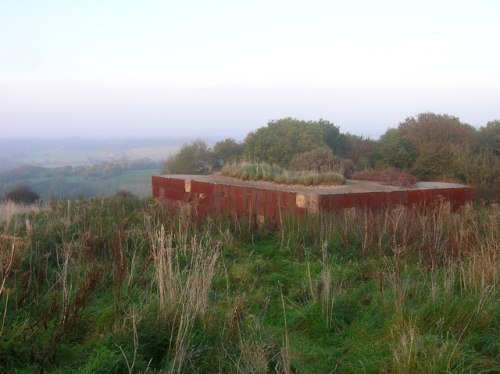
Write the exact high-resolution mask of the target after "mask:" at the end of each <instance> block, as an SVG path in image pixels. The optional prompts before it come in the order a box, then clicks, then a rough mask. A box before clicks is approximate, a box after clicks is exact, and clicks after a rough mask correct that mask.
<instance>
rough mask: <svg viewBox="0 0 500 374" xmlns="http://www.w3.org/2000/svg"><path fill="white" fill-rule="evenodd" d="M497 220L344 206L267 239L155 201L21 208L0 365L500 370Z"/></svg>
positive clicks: (4, 269) (12, 237)
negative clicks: (193, 217) (170, 210)
mask: <svg viewBox="0 0 500 374" xmlns="http://www.w3.org/2000/svg"><path fill="white" fill-rule="evenodd" d="M387 217H389V218H387ZM384 218H387V220H388V221H384ZM499 218H500V215H499V213H498V211H497V210H495V209H494V208H479V207H478V208H467V209H464V210H462V211H460V212H458V213H452V212H450V211H449V210H447V209H446V208H443V209H441V210H437V211H434V212H428V213H427V214H423V213H422V212H418V211H412V210H408V209H405V210H401V211H397V212H390V211H387V212H379V213H369V214H365V213H364V212H352V211H349V212H347V211H346V212H345V213H343V214H339V215H324V216H319V217H318V216H309V217H306V218H305V219H303V220H298V219H296V218H293V217H288V218H287V219H286V220H285V221H284V223H283V226H282V228H281V229H277V230H272V231H270V230H268V229H266V228H265V227H261V228H259V229H253V228H252V227H250V228H249V227H248V225H247V224H244V223H243V222H240V223H239V224H238V223H237V222H226V221H222V220H219V219H211V220H204V221H193V220H191V219H189V218H188V217H187V216H185V215H183V214H182V213H179V214H170V213H168V211H166V210H165V209H164V208H163V207H162V205H161V204H160V203H159V202H157V201H153V200H150V199H142V200H141V199H134V198H121V199H118V198H109V199H100V198H99V199H83V200H79V201H71V202H70V203H68V202H67V201H61V202H55V203H54V204H53V205H52V206H50V207H46V209H45V210H41V211H40V210H38V211H34V212H30V211H26V210H24V211H20V213H19V214H18V215H10V216H9V217H8V219H5V220H1V221H0V233H1V234H0V235H1V236H0V286H1V285H2V284H4V287H3V288H2V289H1V290H0V328H1V330H0V331H1V332H0V371H1V372H37V371H42V370H43V371H44V372H58V373H74V372H76V373H99V372H102V373H110V372H115V373H122V372H125V373H126V372H140V373H142V372H149V373H166V372H182V373H190V372H198V373H214V372H225V373H235V372H276V371H277V372H298V373H324V372H326V373H328V372H337V373H358V372H388V373H389V372H391V373H430V372H453V373H455V372H456V373H475V372H487V373H489V372H491V373H493V372H498V370H499V365H498V362H499V357H500V344H499V341H498V336H499V335H500V326H499V324H498V321H499V320H500V311H499V308H498V299H499V296H500V293H499V289H498V286H499V284H498V281H499V277H498V269H499V266H498V265H499V264H498V256H497V252H498V244H497V243H498V241H499V240H498V239H500V232H499V231H500V229H499V227H500V225H499V223H500V219H499ZM384 222H385V224H384ZM431 224H432V227H433V229H432V230H429V227H430V226H431ZM438 239H439V240H438ZM459 239H460V240H459ZM430 243H434V245H435V246H434V247H433V246H432V245H431V244H430ZM429 250H431V251H432V250H435V252H436V253H428V251H429ZM4 280H5V283H3V281H4Z"/></svg>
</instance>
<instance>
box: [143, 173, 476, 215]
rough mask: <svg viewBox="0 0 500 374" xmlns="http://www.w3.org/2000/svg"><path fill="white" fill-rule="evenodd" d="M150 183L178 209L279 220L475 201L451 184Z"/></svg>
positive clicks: (470, 191) (162, 179)
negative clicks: (319, 187)
mask: <svg viewBox="0 0 500 374" xmlns="http://www.w3.org/2000/svg"><path fill="white" fill-rule="evenodd" d="M152 185H153V197H155V198H160V199H164V200H165V202H166V203H167V205H168V206H169V207H171V208H172V209H177V208H178V207H179V205H180V204H181V203H189V204H191V205H192V206H193V207H195V211H196V213H197V214H199V215H200V216H202V217H203V216H207V215H217V216H224V215H229V216H232V217H240V218H245V219H248V220H250V221H256V222H264V221H266V222H277V221H279V219H280V217H281V216H282V215H285V214H295V215H298V216H303V215H304V214H306V213H307V212H318V211H339V210H341V209H345V208H352V207H356V208H369V209H377V208H382V207H386V206H390V205H421V206H424V205H425V206H429V205H432V204H435V203H438V202H441V201H450V202H451V205H452V208H453V209H456V208H458V207H460V206H462V205H464V204H465V203H467V202H470V201H472V199H473V194H474V191H473V189H472V188H470V187H461V188H458V187H453V188H438V189H408V190H399V191H390V192H358V193H336V194H330V195H315V194H307V195H302V194H298V193H296V192H288V191H278V190H265V189H260V188H253V187H250V186H249V187H243V186H233V185H225V184H215V183H210V182H201V181H196V180H189V179H179V178H169V177H160V176H153V180H152Z"/></svg>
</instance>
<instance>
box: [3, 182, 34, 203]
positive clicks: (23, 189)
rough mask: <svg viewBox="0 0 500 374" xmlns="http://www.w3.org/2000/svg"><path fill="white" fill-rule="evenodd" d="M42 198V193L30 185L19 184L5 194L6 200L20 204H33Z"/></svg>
mask: <svg viewBox="0 0 500 374" xmlns="http://www.w3.org/2000/svg"><path fill="white" fill-rule="evenodd" d="M39 199H40V195H38V194H37V193H36V192H34V191H33V190H31V189H30V188H29V187H28V186H17V187H15V188H14V189H12V190H10V191H9V192H7V193H6V194H5V200H9V201H13V202H14V203H18V204H33V203H34V202H36V201H38V200H39Z"/></svg>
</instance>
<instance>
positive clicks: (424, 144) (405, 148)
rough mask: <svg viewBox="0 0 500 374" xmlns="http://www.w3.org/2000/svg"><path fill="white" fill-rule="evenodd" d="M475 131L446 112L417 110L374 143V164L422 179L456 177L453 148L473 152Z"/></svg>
mask: <svg viewBox="0 0 500 374" xmlns="http://www.w3.org/2000/svg"><path fill="white" fill-rule="evenodd" d="M477 145H478V140H477V133H476V130H475V129H474V128H473V127H472V126H470V125H467V124H464V123H462V122H460V120H459V119H458V118H457V117H453V116H449V115H447V114H435V113H421V114H419V115H418V116H417V117H409V118H407V119H406V120H405V121H404V122H402V123H400V124H399V126H398V128H397V129H391V130H388V131H387V132H386V133H385V134H384V135H383V136H382V137H381V139H380V142H379V145H378V146H377V151H376V153H377V158H378V164H379V165H383V166H394V167H396V168H398V169H402V170H404V171H407V172H410V173H411V174H414V175H416V176H418V177H419V178H420V179H423V180H435V179H457V178H458V174H459V173H458V172H459V171H458V170H456V169H455V167H456V164H454V162H453V160H454V154H453V150H454V149H456V148H460V149H462V151H463V152H475V151H476V150H477Z"/></svg>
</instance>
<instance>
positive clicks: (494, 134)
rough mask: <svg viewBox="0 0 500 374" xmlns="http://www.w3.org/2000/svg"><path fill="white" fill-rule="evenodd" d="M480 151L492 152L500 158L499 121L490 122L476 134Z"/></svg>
mask: <svg viewBox="0 0 500 374" xmlns="http://www.w3.org/2000/svg"><path fill="white" fill-rule="evenodd" d="M478 138H479V148H480V150H481V151H486V152H489V151H491V152H493V153H494V154H495V155H496V156H497V157H500V120H495V121H490V122H488V123H487V124H486V126H484V127H481V128H480V129H479V133H478Z"/></svg>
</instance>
